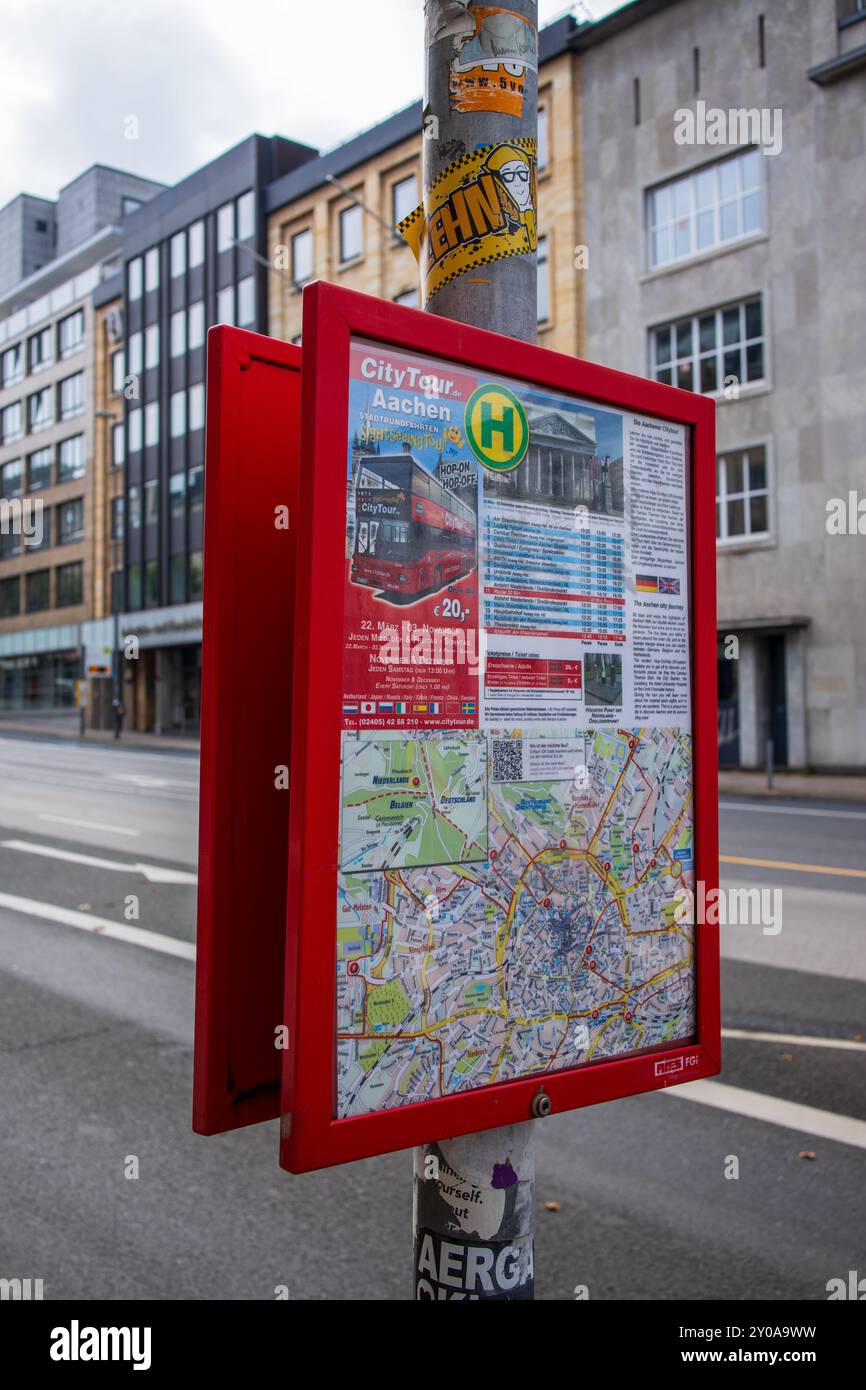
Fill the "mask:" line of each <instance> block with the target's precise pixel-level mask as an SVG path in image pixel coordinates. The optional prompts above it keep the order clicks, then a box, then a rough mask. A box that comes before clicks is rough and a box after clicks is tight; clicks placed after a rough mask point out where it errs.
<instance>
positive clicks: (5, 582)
mask: <svg viewBox="0 0 866 1390" xmlns="http://www.w3.org/2000/svg"><path fill="white" fill-rule="evenodd" d="M20 612H21V584H20V581H19V579H18V575H17V574H14V575H12V576H11V578H9V579H0V618H17V616H18V614H19V613H20Z"/></svg>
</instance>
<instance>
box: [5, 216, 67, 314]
mask: <svg viewBox="0 0 866 1390" xmlns="http://www.w3.org/2000/svg"><path fill="white" fill-rule="evenodd" d="M54 207H55V205H54V203H53V202H52V200H51V199H50V198H34V197H33V195H32V194H31V193H19V194H18V197H17V198H13V199H12V201H11V202H9V203H7V204H6V206H5V207H4V208H0V294H5V293H6V291H7V290H10V289H12V288H14V286H15V285H17V284H18V283H19V282H20V281H21V280H26V279H27V278H28V277H29V276H31V275H33V274H35V272H36V271H37V270H41V268H42V266H44V265H45V263H46V262H47V261H50V260H53V258H54V248H55V245H56V241H57V229H56V226H55V222H54Z"/></svg>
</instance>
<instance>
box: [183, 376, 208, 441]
mask: <svg viewBox="0 0 866 1390" xmlns="http://www.w3.org/2000/svg"><path fill="white" fill-rule="evenodd" d="M188 405H189V409H188V412H187V417H188V425H189V428H190V430H201V429H204V386H203V385H202V383H201V382H198V383H197V385H195V386H191V387H190V388H189V402H188Z"/></svg>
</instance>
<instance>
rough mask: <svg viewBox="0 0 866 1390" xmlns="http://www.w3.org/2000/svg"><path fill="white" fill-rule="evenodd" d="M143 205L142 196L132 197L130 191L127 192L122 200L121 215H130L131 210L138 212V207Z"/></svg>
mask: <svg viewBox="0 0 866 1390" xmlns="http://www.w3.org/2000/svg"><path fill="white" fill-rule="evenodd" d="M143 206H144V204H143V203H142V201H141V199H140V198H131V197H130V196H129V194H128V193H125V194H124V195H123V197H122V198H121V200H120V215H121V217H128V216H129V214H130V213H131V212H138V209H139V208H140V207H143Z"/></svg>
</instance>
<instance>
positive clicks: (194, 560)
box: [189, 550, 204, 599]
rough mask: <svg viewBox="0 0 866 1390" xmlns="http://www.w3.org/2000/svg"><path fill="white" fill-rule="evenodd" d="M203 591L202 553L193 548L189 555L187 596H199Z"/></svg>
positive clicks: (193, 597)
mask: <svg viewBox="0 0 866 1390" xmlns="http://www.w3.org/2000/svg"><path fill="white" fill-rule="evenodd" d="M203 592H204V555H203V554H202V552H201V551H200V550H193V551H191V553H190V557H189V596H190V599H197V598H201V596H202V593H203Z"/></svg>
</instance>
